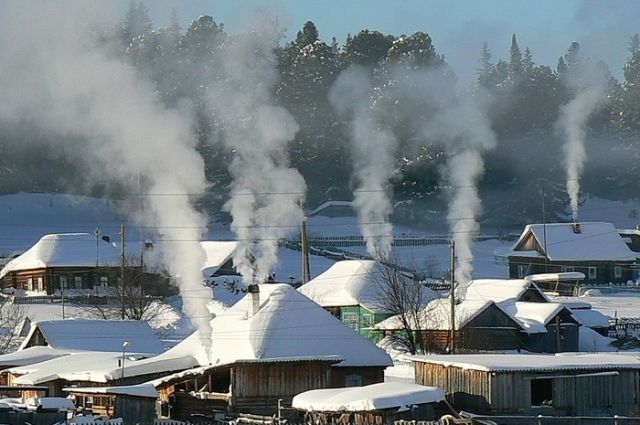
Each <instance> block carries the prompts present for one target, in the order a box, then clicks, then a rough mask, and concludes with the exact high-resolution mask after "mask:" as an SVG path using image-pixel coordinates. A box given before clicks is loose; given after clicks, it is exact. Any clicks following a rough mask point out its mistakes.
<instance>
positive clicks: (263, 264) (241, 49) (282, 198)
mask: <svg viewBox="0 0 640 425" xmlns="http://www.w3.org/2000/svg"><path fill="white" fill-rule="evenodd" d="M252 24H253V25H252V28H254V29H255V28H260V30H259V31H256V30H254V31H252V32H247V33H243V34H240V35H237V36H235V37H233V38H232V39H231V40H229V43H228V44H227V45H226V46H225V48H224V51H223V53H222V63H223V75H222V78H221V79H220V80H219V81H218V82H216V83H215V84H213V85H212V86H211V88H210V90H209V93H208V96H207V100H208V102H209V104H210V105H211V106H212V108H213V110H214V113H215V115H216V118H217V120H218V122H219V123H220V124H221V126H222V134H221V140H222V143H223V144H224V146H225V147H226V148H227V149H228V150H229V151H230V152H231V153H232V156H233V159H232V161H231V163H230V164H229V170H230V173H231V176H232V178H233V182H232V184H231V193H230V199H229V201H228V202H227V204H226V208H227V209H228V211H229V212H230V213H231V216H232V219H233V221H232V223H231V229H232V230H233V231H234V232H235V233H236V235H237V237H238V240H239V242H240V249H238V250H237V251H236V253H235V256H234V264H235V265H236V267H237V269H238V271H239V272H240V274H241V275H242V277H243V280H244V281H245V283H247V284H248V283H262V282H264V281H265V280H266V279H267V277H268V275H269V273H270V271H271V270H272V268H273V266H274V265H275V264H276V262H277V249H278V240H279V239H281V238H283V237H285V236H286V235H287V234H288V233H289V232H292V231H294V230H295V229H297V226H298V225H299V223H300V221H301V220H302V217H303V212H302V206H301V204H302V202H303V200H304V196H305V192H306V184H305V182H304V179H303V177H302V176H301V175H300V173H299V172H298V171H297V170H295V169H293V168H290V167H289V157H288V154H287V144H288V142H289V141H291V140H292V139H293V137H294V136H295V133H296V132H297V131H298V125H297V123H296V122H295V120H294V119H293V117H292V116H291V114H289V112H287V111H286V110H285V109H284V108H282V107H280V106H277V105H276V104H275V103H274V100H273V94H272V93H273V90H274V87H275V86H276V84H277V83H278V72H277V68H276V63H275V57H274V54H273V46H274V45H275V42H276V40H277V38H278V33H277V31H275V28H272V27H270V26H269V25H268V24H265V20H264V18H263V17H256V18H255V19H254V20H253V22H252ZM254 260H255V262H254Z"/></svg>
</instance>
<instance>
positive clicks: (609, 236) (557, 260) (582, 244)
mask: <svg viewBox="0 0 640 425" xmlns="http://www.w3.org/2000/svg"><path fill="white" fill-rule="evenodd" d="M507 257H508V259H509V276H510V277H513V278H524V277H525V276H527V275H531V274H539V273H559V272H581V273H583V274H584V275H585V277H586V279H585V282H586V283H591V284H593V283H608V282H613V283H621V282H626V281H627V280H630V279H634V278H635V277H636V276H637V267H636V265H635V263H636V258H637V256H636V253H634V252H633V251H631V249H629V247H628V246H627V244H626V243H625V241H624V239H623V238H622V237H621V236H620V234H619V233H618V231H617V230H616V228H615V227H614V226H613V224H611V223H602V222H586V223H551V224H530V225H527V226H526V227H525V229H524V231H523V232H522V234H521V235H520V237H519V238H518V240H517V241H516V242H515V243H514V244H513V245H512V247H511V249H510V251H509V252H508V253H507Z"/></svg>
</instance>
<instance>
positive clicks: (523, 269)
mask: <svg viewBox="0 0 640 425" xmlns="http://www.w3.org/2000/svg"><path fill="white" fill-rule="evenodd" d="M527 274H529V265H528V264H526V265H523V264H520V265H519V266H518V277H519V278H523V277H525V276H526V275H527Z"/></svg>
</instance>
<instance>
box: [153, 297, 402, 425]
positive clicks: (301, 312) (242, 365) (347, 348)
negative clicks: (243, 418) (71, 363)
mask: <svg viewBox="0 0 640 425" xmlns="http://www.w3.org/2000/svg"><path fill="white" fill-rule="evenodd" d="M211 328H212V340H211V344H212V347H213V348H212V350H211V352H206V350H205V349H204V348H203V347H202V343H201V340H202V339H201V338H200V336H199V335H198V334H194V335H193V336H192V337H189V338H187V339H186V340H185V341H183V342H182V343H180V344H178V345H177V346H176V347H174V349H172V350H169V352H167V353H165V354H166V355H169V356H175V355H177V353H180V352H182V353H191V354H193V355H194V356H196V358H197V359H198V361H199V363H200V365H201V366H200V367H197V368H194V369H191V370H187V371H184V372H180V373H176V374H173V375H169V376H166V377H164V378H160V379H157V380H155V381H153V383H154V385H156V388H157V389H158V392H159V393H160V399H161V401H162V402H164V403H166V408H165V411H166V412H168V414H170V415H171V416H172V417H174V418H178V417H184V416H183V414H184V412H185V407H184V406H185V405H189V406H192V408H194V407H193V406H196V405H201V406H204V407H202V408H203V409H210V408H211V406H220V404H221V403H222V405H223V406H224V407H225V408H228V409H231V410H236V411H252V412H273V411H274V410H275V408H276V406H277V401H278V400H279V399H284V400H285V401H287V400H289V401H290V400H291V398H292V397H293V396H294V395H295V394H298V393H300V392H303V391H306V390H310V389H317V388H329V387H344V386H358V385H367V384H373V383H377V382H382V381H383V380H384V369H385V368H386V367H387V366H390V365H392V361H391V358H390V357H389V355H388V354H387V353H385V352H384V351H383V350H381V349H380V348H378V347H376V346H375V344H373V343H372V342H371V341H369V340H368V339H366V338H364V337H363V336H361V335H359V334H357V333H356V332H354V331H353V330H352V329H350V328H349V327H347V326H345V325H344V324H342V323H341V322H340V321H339V320H337V319H336V318H335V317H333V316H331V314H329V313H328V312H326V311H325V310H323V309H322V308H321V307H320V306H318V305H317V304H315V303H314V302H313V301H311V300H310V299H308V298H307V297H305V296H304V295H302V294H300V293H299V292H298V291H296V290H295V289H294V288H292V287H291V286H290V285H284V284H265V285H259V291H255V290H254V291H251V292H249V293H248V294H247V296H245V297H244V298H243V299H242V300H240V301H239V302H238V303H237V304H235V305H234V306H233V307H231V308H230V309H229V310H228V311H226V312H225V313H223V314H219V315H218V316H216V317H215V318H214V319H213V320H212V321H211ZM229 341H232V342H233V343H232V344H230V343H229ZM163 356H165V355H161V356H158V358H162V357H163ZM148 362H149V363H152V362H153V360H152V359H149V361H148ZM150 367H151V366H150ZM183 393H186V394H192V395H194V396H197V397H199V398H200V399H201V400H208V402H197V401H195V400H194V399H193V398H189V397H186V396H183V395H182V394H183ZM172 403H173V404H172ZM181 403H182V405H181ZM185 403H186V404H185ZM207 403H208V404H207Z"/></svg>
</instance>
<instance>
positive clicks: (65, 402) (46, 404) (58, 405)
mask: <svg viewBox="0 0 640 425" xmlns="http://www.w3.org/2000/svg"><path fill="white" fill-rule="evenodd" d="M25 407H26V408H27V410H39V409H43V410H56V411H58V412H66V411H73V410H76V406H75V404H73V401H71V400H69V399H68V398H64V397H32V398H28V399H27V400H26V401H25Z"/></svg>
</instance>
